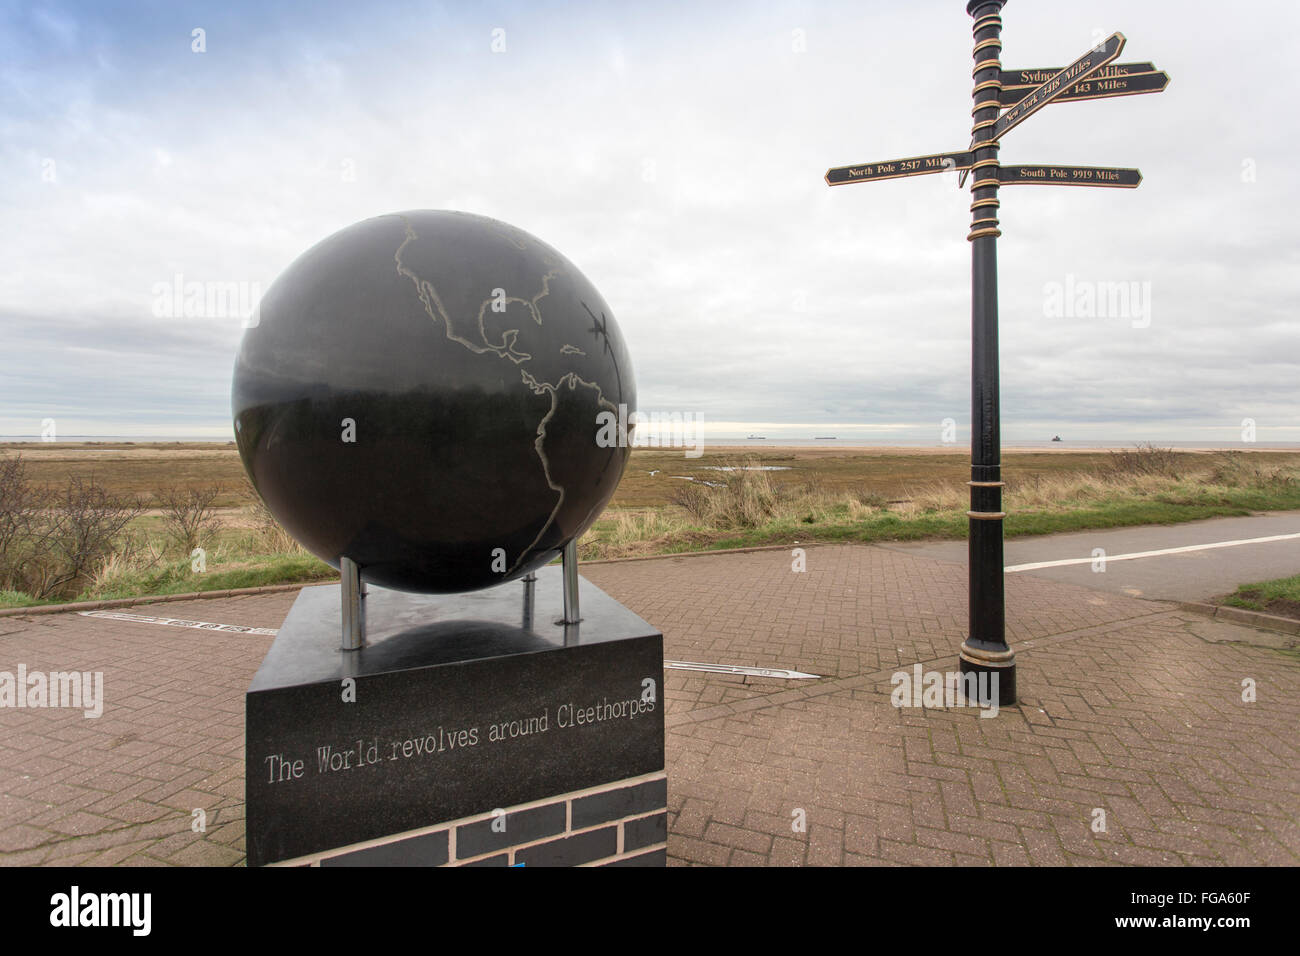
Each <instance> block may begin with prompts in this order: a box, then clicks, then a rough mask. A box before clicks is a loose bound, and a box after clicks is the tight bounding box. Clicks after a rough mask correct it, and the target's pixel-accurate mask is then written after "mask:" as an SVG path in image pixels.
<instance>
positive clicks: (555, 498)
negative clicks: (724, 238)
mask: <svg viewBox="0 0 1300 956" xmlns="http://www.w3.org/2000/svg"><path fill="white" fill-rule="evenodd" d="M381 256H383V257H385V258H386V262H387V268H386V269H384V268H382V267H379V266H378V265H377V261H378V260H379V259H380V257H381ZM361 327H364V328H365V330H366V333H367V334H361V332H360V329H361ZM584 337H587V338H584ZM592 338H594V340H595V342H594V343H593V342H592V341H590V340H589V339H592ZM582 346H587V347H586V348H584V347H582ZM349 405H354V406H356V407H357V409H359V411H358V413H357V414H353V415H348V414H346V412H347V408H348V407H349ZM620 405H622V406H624V407H625V408H626V409H629V410H632V409H635V384H634V379H633V375H632V371H631V363H630V360H629V358H628V355H627V349H626V346H625V344H624V342H623V339H622V336H621V333H620V332H619V330H618V326H617V324H616V323H615V322H614V320H613V318H612V316H611V314H610V309H609V307H608V305H607V304H606V303H605V301H604V299H603V298H602V297H601V296H600V293H599V292H598V291H597V290H596V289H595V287H594V286H593V285H592V284H591V283H590V281H589V280H587V278H586V277H585V276H584V275H583V274H582V273H581V271H580V270H578V268H577V267H576V266H575V265H574V264H573V263H572V262H570V261H569V260H567V259H566V258H565V257H564V256H563V255H562V254H560V253H559V252H558V251H557V250H555V249H554V248H552V247H551V246H549V245H547V244H546V243H544V242H542V241H541V240H539V239H537V238H536V237H534V236H532V235H530V234H528V233H526V232H524V231H523V230H521V229H518V228H516V227H513V226H509V225H507V224H505V223H502V222H499V221H497V220H492V219H488V218H487V217H482V216H475V215H471V214H468V213H458V212H447V211H412V212H404V213H396V214H391V215H388V216H380V217H376V218H374V219H369V220H365V221H363V222H360V223H357V224H355V225H353V226H350V227H348V228H346V229H344V230H341V231H340V232H338V233H335V234H334V235H333V236H330V237H328V238H327V239H325V240H323V241H322V242H321V243H318V244H317V245H316V246H314V247H313V248H312V249H310V250H308V251H307V252H306V253H304V254H303V255H302V256H301V257H299V259H297V260H295V262H294V263H292V264H291V265H290V266H289V267H288V268H287V269H286V270H285V272H284V273H282V275H281V276H280V277H279V278H277V279H276V281H275V283H273V284H272V286H271V287H270V288H269V289H268V290H267V293H266V295H265V296H263V299H262V302H261V303H260V304H259V321H258V323H257V325H256V326H253V327H251V328H249V329H247V330H246V331H245V334H244V339H243V341H242V342H241V346H240V354H239V358H238V359H237V361H236V368H235V376H234V385H233V389H232V410H233V412H234V418H235V429H236V437H237V439H238V445H239V450H240V455H241V458H242V460H243V461H244V465H245V468H246V470H247V471H248V474H249V477H250V479H251V480H252V481H253V484H254V487H255V488H257V490H258V493H259V494H260V495H261V496H262V497H263V500H264V501H266V503H267V506H268V508H269V509H270V510H271V512H272V514H273V515H275V516H276V518H277V519H279V520H280V521H281V523H282V524H283V525H284V526H285V528H286V529H287V530H288V531H289V532H290V533H291V534H292V535H293V536H294V537H295V538H297V539H298V540H299V541H300V542H301V543H302V544H303V545H304V546H305V547H307V549H308V550H309V551H312V552H313V553H314V554H317V555H318V556H319V557H321V558H322V559H323V560H325V561H327V562H328V563H330V564H332V565H333V566H335V567H338V565H339V558H340V557H341V556H343V555H346V556H347V557H349V558H352V559H353V560H354V561H356V562H357V563H358V565H360V567H361V572H362V577H363V580H366V581H369V582H371V583H375V584H380V585H383V586H388V587H395V588H397V589H399V590H413V591H425V592H431V593H436V592H447V591H464V590H474V589H477V588H481V587H488V586H491V585H492V584H496V583H499V582H501V581H504V580H510V579H512V578H516V577H519V576H521V575H522V574H524V573H527V572H528V571H530V570H533V569H535V568H537V567H540V566H541V565H542V564H545V563H547V562H548V561H550V560H551V559H553V558H554V557H555V555H556V554H558V552H559V550H560V549H562V548H563V546H564V544H565V543H567V542H568V541H569V540H571V539H572V538H574V537H576V536H577V535H578V534H581V533H582V531H584V530H585V529H586V528H587V527H589V526H590V524H591V523H592V522H593V521H594V520H595V519H596V517H597V516H598V515H599V513H600V511H601V510H602V509H603V508H604V506H605V505H606V503H607V502H608V500H609V497H610V496H611V495H612V494H613V491H614V488H615V487H616V486H617V483H618V479H619V478H620V477H621V475H622V471H623V467H624V466H625V465H626V461H627V456H628V452H629V450H630V449H629V448H628V447H627V444H626V443H623V444H621V445H620V446H619V447H613V448H604V447H600V446H599V445H598V444H597V442H596V425H595V423H596V421H597V414H598V413H600V412H602V411H606V412H611V413H617V412H618V408H619V406H620ZM343 418H351V419H353V420H354V421H355V438H356V441H355V442H354V443H352V446H351V447H349V444H348V443H346V442H343V441H341V440H340V438H339V429H338V425H339V422H340V421H341V420H342V419H343ZM525 445H526V446H527V447H526V450H525V447H524V446H525ZM352 452H361V453H362V454H350V453H352ZM530 464H531V466H532V468H533V470H534V471H535V474H534V475H533V476H531V477H530V476H529V475H528V474H527V472H528V466H529V465H530ZM498 548H500V549H502V550H504V552H505V555H506V562H505V568H504V570H497V571H493V570H491V568H492V567H493V563H494V562H493V561H492V555H493V554H494V553H496V549H498ZM497 567H498V568H500V564H499V563H497Z"/></svg>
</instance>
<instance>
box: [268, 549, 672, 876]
mask: <svg viewBox="0 0 1300 956" xmlns="http://www.w3.org/2000/svg"><path fill="white" fill-rule="evenodd" d="M530 591H531V594H530V593H529V592H530ZM579 596H580V600H581V609H582V622H581V623H580V624H578V625H572V626H569V627H567V628H566V627H564V626H562V625H557V624H555V623H554V622H555V621H556V620H558V619H559V618H560V617H561V613H562V589H561V574H560V568H559V567H558V566H550V567H546V568H542V569H541V570H539V571H538V572H537V581H536V583H535V584H532V585H529V584H528V583H526V582H518V581H516V582H510V583H507V584H503V585H500V586H498V587H495V588H490V589H488V590H484V591H476V592H472V593H468V594H454V595H418V594H410V593H404V592H399V591H390V590H386V589H381V588H375V587H372V588H371V589H370V592H369V595H368V597H367V598H366V602H365V603H366V612H365V613H366V638H367V645H366V647H364V648H362V649H361V650H358V651H343V650H340V649H339V643H340V621H339V606H340V599H339V588H338V586H337V585H322V586H319V587H310V588H304V589H303V591H302V592H301V594H300V595H299V596H298V599H297V601H295V602H294V605H293V608H292V609H291V610H290V612H289V615H288V617H287V618H286V619H285V622H284V625H283V626H282V627H281V628H280V631H279V634H278V636H277V637H276V639H275V641H274V643H273V644H272V645H271V649H270V651H269V652H268V653H267V655H266V658H265V659H264V660H263V662H262V666H261V668H260V669H259V670H258V672H257V675H256V676H255V677H254V678H253V682H252V684H251V685H250V686H249V689H248V694H247V695H246V720H245V758H246V767H245V792H246V794H247V839H248V862H249V865H250V866H261V865H264V864H267V863H274V862H276V861H280V860H288V859H294V858H297V857H302V856H308V855H311V854H315V853H320V852H323V851H326V850H329V849H332V848H335V847H341V846H346V845H350V844H355V843H358V842H362V841H366V840H375V839H379V838H381V837H385V836H390V835H392V834H395V833H401V832H405V831H408V830H413V829H418V828H421V827H428V826H435V825H438V824H440V823H444V822H447V821H451V820H456V819H459V818H462V817H466V816H472V815H474V814H480V813H489V812H491V811H492V810H494V809H496V808H499V807H511V806H516V805H518V804H522V803H528V802H530V801H535V800H543V799H546V798H547V797H551V796H554V795H556V794H561V793H568V792H571V791H575V790H581V789H584V788H588V787H595V786H599V785H602V784H606V783H610V782H612V781H616V780H622V779H625V778H629V777H634V776H637V775H640V774H645V773H653V772H658V771H662V770H663V767H664V722H663V636H662V635H661V634H660V633H659V632H658V631H656V630H655V629H654V628H653V627H651V626H650V625H649V624H647V623H646V622H645V621H643V620H642V619H641V618H640V617H638V616H637V615H635V614H633V613H632V612H631V611H629V610H628V609H627V608H625V607H623V606H622V605H621V604H619V603H618V602H617V601H615V600H614V599H613V598H611V597H610V596H609V595H607V594H605V593H604V592H603V591H601V590H600V589H599V588H597V587H596V586H595V585H593V584H591V583H590V582H588V581H586V580H583V581H582V582H581V586H580V592H579ZM348 678H351V679H352V680H351V681H349V680H348ZM353 683H354V684H355V687H353V686H352V685H353ZM353 698H354V699H353Z"/></svg>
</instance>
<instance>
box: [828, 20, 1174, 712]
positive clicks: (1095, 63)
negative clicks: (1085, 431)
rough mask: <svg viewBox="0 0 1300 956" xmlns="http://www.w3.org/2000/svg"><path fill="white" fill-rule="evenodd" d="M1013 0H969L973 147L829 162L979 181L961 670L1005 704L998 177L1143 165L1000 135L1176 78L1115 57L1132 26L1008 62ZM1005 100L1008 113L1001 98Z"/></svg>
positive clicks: (1063, 176)
mask: <svg viewBox="0 0 1300 956" xmlns="http://www.w3.org/2000/svg"><path fill="white" fill-rule="evenodd" d="M1005 3H1006V0H969V2H968V3H967V4H966V12H967V13H968V14H970V16H971V17H973V18H974V20H975V23H974V27H973V32H974V37H975V48H974V58H975V66H974V69H973V70H972V71H971V75H972V77H973V78H974V90H973V92H972V95H973V97H974V107H973V108H972V110H971V116H972V117H973V118H974V125H973V126H972V128H971V145H970V146H969V147H968V148H967V150H966V151H964V152H953V153H935V154H933V155H930V156H919V157H915V158H913V159H908V160H890V161H886V162H883V163H862V164H859V165H856V166H840V167H837V168H834V169H830V170H828V171H827V172H826V182H827V184H829V185H832V186H839V185H845V184H848V183H855V182H872V181H875V180H880V179H896V178H899V177H902V176H917V175H923V174H925V173H937V172H944V171H946V170H948V169H953V170H961V173H960V178H959V184H964V183H965V178H966V175H967V173H968V172H969V173H971V174H973V175H974V182H973V183H972V184H971V197H972V200H973V201H972V202H971V206H970V210H971V225H970V232H969V234H968V235H967V236H966V238H967V239H968V240H969V241H970V243H971V477H970V482H969V485H970V510H969V511H967V512H966V514H967V516H968V518H969V552H968V553H969V563H970V568H969V580H970V604H969V634H968V636H967V638H966V640H965V641H964V642H963V643H962V646H961V654H960V668H961V671H962V673H963V674H980V673H987V674H988V675H989V676H990V678H993V677H996V680H997V682H996V684H995V685H993V686H994V688H995V689H994V690H993V696H996V698H997V700H998V704H999V706H1005V705H1010V704H1014V703H1015V702H1016V659H1015V652H1014V651H1012V650H1011V648H1010V647H1009V646H1008V645H1007V640H1006V607H1005V604H1004V600H1003V589H1002V575H1003V560H1002V520H1003V518H1005V517H1006V513H1005V512H1004V511H1003V510H1002V488H1003V485H1004V483H1003V481H1002V457H1001V456H1002V440H1001V433H1000V428H1001V410H1000V408H999V395H998V265H997V237H998V236H1000V235H1002V232H1001V230H1000V229H999V228H998V218H997V210H998V206H999V201H998V188H999V187H1000V186H1004V185H1016V184H1036V185H1061V186H1109V187H1114V188H1121V189H1132V188H1134V187H1136V186H1137V185H1138V184H1139V183H1140V182H1141V181H1142V174H1141V173H1140V172H1138V171H1137V170H1136V169H1115V168H1105V167H1095V166H1060V165H1051V166H1048V165H1039V166H1003V165H1001V163H1000V162H999V161H998V150H999V148H1000V144H999V140H1000V138H1001V137H1002V136H1003V135H1004V134H1005V133H1007V132H1008V131H1009V130H1011V129H1013V128H1015V127H1016V126H1018V125H1020V123H1022V122H1024V121H1025V120H1026V119H1028V118H1029V117H1030V116H1032V115H1033V114H1034V113H1036V112H1038V111H1039V110H1040V109H1042V108H1043V107H1044V106H1046V105H1048V104H1049V103H1053V102H1069V101H1074V100H1084V99H1096V98H1100V97H1107V96H1126V95H1130V94H1134V93H1158V92H1160V91H1161V90H1163V89H1164V88H1165V87H1166V86H1167V85H1168V83H1169V77H1168V76H1167V75H1166V74H1164V73H1159V72H1156V70H1155V66H1154V64H1151V63H1123V64H1115V63H1114V60H1115V59H1116V58H1117V57H1118V56H1119V54H1120V52H1121V51H1122V50H1123V49H1124V35H1123V34H1122V33H1114V34H1112V35H1111V36H1110V37H1108V38H1107V39H1106V40H1105V41H1104V42H1103V43H1101V44H1098V45H1097V46H1096V47H1094V48H1093V49H1091V50H1089V51H1088V52H1087V53H1085V54H1083V55H1082V56H1081V57H1079V58H1078V59H1077V60H1075V61H1074V62H1073V63H1071V64H1070V65H1069V66H1067V67H1064V68H1061V69H1056V70H1051V69H1037V70H1004V69H1002V62H1001V53H1002V39H1001V34H1002V16H1001V13H1002V8H1003V6H1004V5H1005ZM1004 107H1007V109H1006V111H1005V112H1003V108H1004Z"/></svg>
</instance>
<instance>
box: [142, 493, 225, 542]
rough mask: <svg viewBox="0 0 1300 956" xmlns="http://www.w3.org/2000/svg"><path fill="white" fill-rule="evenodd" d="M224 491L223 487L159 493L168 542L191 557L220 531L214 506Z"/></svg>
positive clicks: (218, 519) (218, 518)
mask: <svg viewBox="0 0 1300 956" xmlns="http://www.w3.org/2000/svg"><path fill="white" fill-rule="evenodd" d="M222 490H223V489H222V487H221V485H202V486H193V485H191V486H172V487H170V488H163V489H160V490H159V491H158V494H157V498H158V501H159V503H160V504H161V505H162V512H163V514H162V519H163V527H164V529H165V533H166V535H167V538H168V539H169V540H170V541H172V542H174V543H175V544H176V545H177V546H178V547H179V548H180V549H181V550H182V551H183V552H184V553H185V554H190V553H191V552H192V551H193V550H194V549H195V548H197V547H198V546H199V543H200V542H201V541H206V540H209V539H211V538H212V537H213V536H215V535H216V533H217V531H218V530H219V529H220V528H221V518H220V517H219V516H218V515H217V509H216V507H215V504H214V503H215V502H216V500H217V498H218V497H219V496H220V495H221V493H222Z"/></svg>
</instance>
